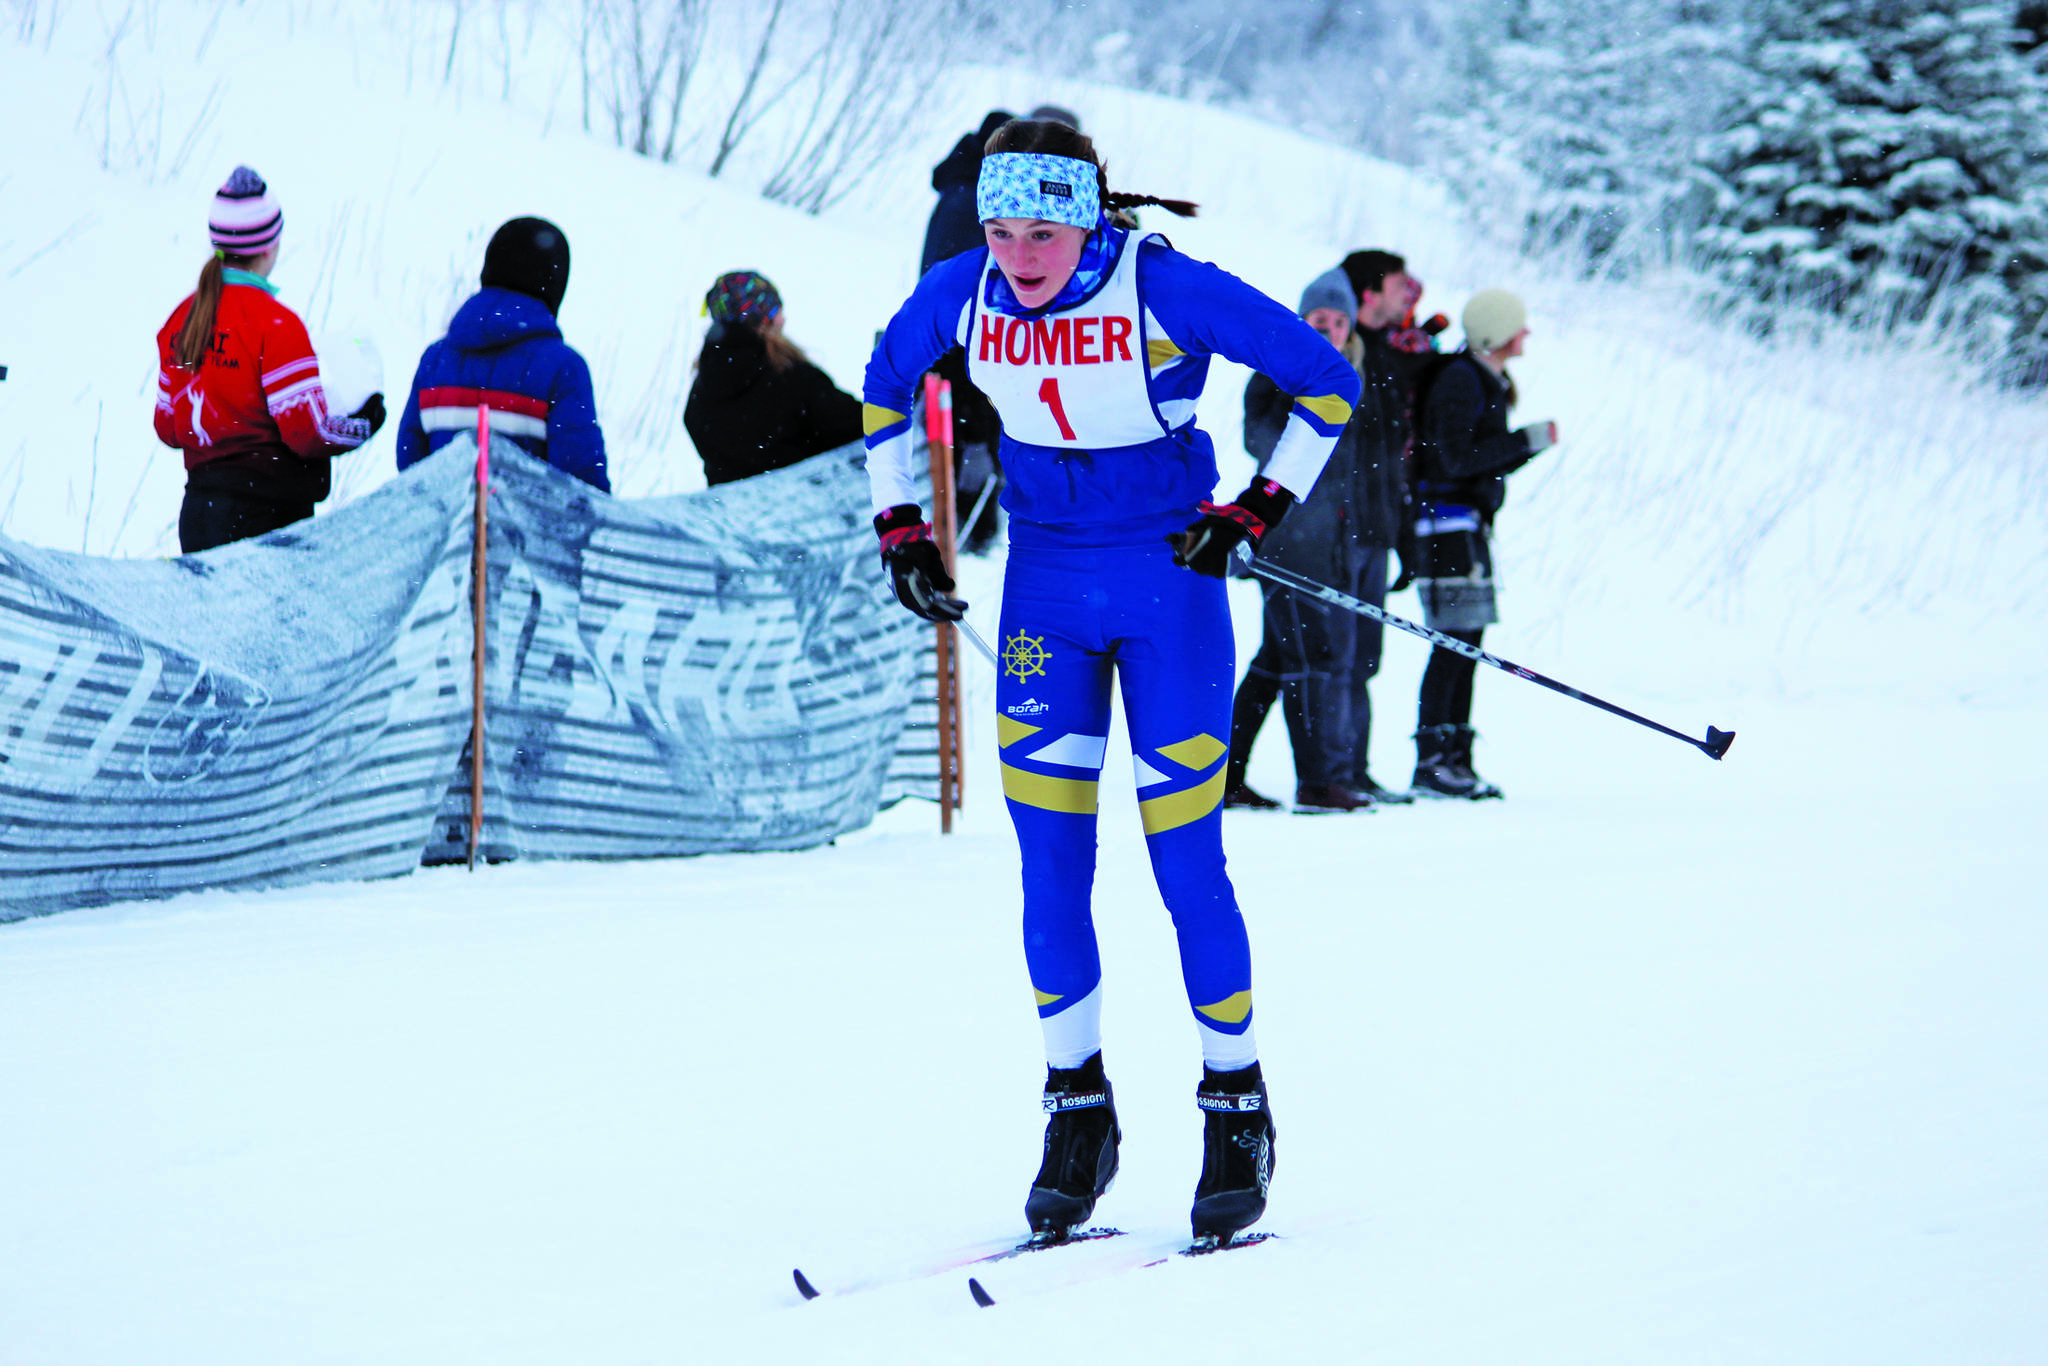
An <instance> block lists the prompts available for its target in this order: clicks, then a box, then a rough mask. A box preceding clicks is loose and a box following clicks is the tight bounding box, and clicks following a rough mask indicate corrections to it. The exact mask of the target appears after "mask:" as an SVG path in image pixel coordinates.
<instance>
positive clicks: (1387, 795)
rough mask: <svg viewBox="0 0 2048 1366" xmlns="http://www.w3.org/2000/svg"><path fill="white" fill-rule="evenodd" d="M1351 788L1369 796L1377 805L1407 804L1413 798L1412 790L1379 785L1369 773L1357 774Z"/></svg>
mask: <svg viewBox="0 0 2048 1366" xmlns="http://www.w3.org/2000/svg"><path fill="white" fill-rule="evenodd" d="M1351 790H1352V791H1353V792H1356V793H1357V794H1358V795H1359V796H1361V797H1370V798H1372V799H1373V801H1374V803H1375V804H1377V805H1379V806H1407V805H1409V804H1410V803H1411V802H1413V801H1414V800H1415V794H1414V793H1413V792H1396V791H1394V789H1393V788H1391V787H1381V786H1380V785H1379V784H1378V783H1376V782H1374V781H1373V778H1372V775H1371V774H1370V773H1363V774H1360V775H1359V778H1358V781H1357V782H1355V783H1353V784H1352V785H1351Z"/></svg>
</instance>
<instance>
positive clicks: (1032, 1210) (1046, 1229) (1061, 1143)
mask: <svg viewBox="0 0 2048 1366" xmlns="http://www.w3.org/2000/svg"><path fill="white" fill-rule="evenodd" d="M1045 1112H1046V1114H1047V1115H1049V1116H1050V1118H1048V1119H1047V1120H1046V1121H1045V1160H1044V1161H1043V1162H1041V1163H1040V1164H1039V1167H1038V1175H1037V1176H1036V1177H1035V1178H1034V1179H1033V1180H1032V1182H1031V1194H1030V1195H1029V1196H1027V1197H1025V1200H1024V1217H1025V1219H1027V1220H1029V1221H1030V1224H1031V1232H1032V1233H1033V1234H1034V1235H1035V1236H1037V1237H1039V1238H1041V1239H1044V1240H1046V1241H1050V1242H1058V1241H1059V1240H1060V1239H1062V1238H1064V1237H1066V1236H1067V1234H1068V1233H1069V1232H1071V1231H1072V1230H1074V1229H1075V1228H1077V1227H1079V1226H1080V1225H1081V1224H1082V1223H1084V1222H1086V1221H1087V1218H1088V1216H1089V1215H1090V1214H1093V1213H1094V1212H1095V1201H1096V1199H1097V1198H1098V1197H1099V1196H1101V1194H1102V1193H1103V1192H1104V1191H1106V1190H1108V1189H1109V1183H1110V1182H1112V1181H1114V1180H1116V1149H1117V1144H1118V1143H1119V1142H1120V1141H1121V1140H1122V1139H1123V1130H1121V1129H1120V1128H1118V1127H1117V1122H1116V1097H1115V1096H1114V1095H1113V1094H1112V1093H1111V1091H1110V1089H1109V1079H1108V1078H1107V1077H1105V1076H1103V1074H1102V1055H1101V1054H1100V1053H1097V1054H1095V1055H1094V1056H1093V1057H1091V1058H1089V1059H1088V1061H1086V1062H1084V1063H1082V1064H1081V1065H1080V1066H1079V1067H1049V1068H1047V1069H1046V1073H1045Z"/></svg>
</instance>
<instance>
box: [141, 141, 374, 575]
mask: <svg viewBox="0 0 2048 1366" xmlns="http://www.w3.org/2000/svg"><path fill="white" fill-rule="evenodd" d="M207 228H208V232H209V236H210V237H211V238H212V241H213V256H212V257H211V258H210V259H209V260H208V261H207V263H206V265H205V267H204V268H203V269H202V270H201V271H200V272H199V288H198V289H197V290H195V291H194V292H193V293H192V295H191V296H190V297H189V298H187V299H185V301H184V302H182V303H180V304H179V305H178V306H177V308H175V309H173V310H172V311H171V316H170V320H169V321H168V322H166V323H165V324H164V325H163V329H162V330H161V331H159V332H158V333H157V334H156V351H157V364H158V371H157V389H156V434H157V439H158V440H160V441H162V442H163V443H164V444H165V445H166V446H172V447H175V448H177V449H178V450H181V451H183V452H184V453H185V504H184V507H183V509H182V510H181V511H180V512H179V514H178V544H179V546H180V547H181V548H182V549H183V550H184V552H185V553H186V554H188V555H191V554H195V553H197V552H198V551H201V550H211V549H213V548H214V547H215V546H220V545H226V544H228V543H229V542H230V541H239V540H243V539H245V538H247V537H250V536H261V535H263V534H264V533H265V532H268V531H275V530H277V529H278V528H279V527H284V526H289V525H291V524H292V523H293V522H297V521H302V520H304V519H305V518H307V517H311V516H312V515H313V505H314V504H315V503H318V502H319V501H320V500H321V499H323V498H325V497H326V496H327V491H328V488H329V470H328V463H327V462H328V461H329V460H330V459H332V458H333V457H334V456H337V455H342V454H345V453H346V452H348V451H352V450H354V449H355V448H356V447H358V446H360V445H362V444H363V443H364V442H365V441H368V440H369V439H370V438H371V437H372V436H373V435H375V434H376V431H377V429H378V428H379V427H381V426H383V425H384V396H383V395H382V394H372V395H371V396H370V397H369V399H368V401H366V402H365V403H364V404H363V406H362V407H360V408H358V409H357V410H356V411H355V412H353V413H351V414H349V415H348V416H347V417H341V416H338V415H336V414H332V413H329V412H328V411H327V390H326V388H325V387H324V386H323V385H322V384H321V382H320V361H319V358H318V357H317V356H315V355H314V354H313V344H312V342H311V341H310V340H309V339H308V338H307V336H306V325H305V324H304V323H302V322H300V321H299V316H298V315H297V314H296V313H294V312H292V311H291V310H290V309H289V308H286V307H285V306H284V305H283V304H281V303H279V302H278V301H277V299H276V298H275V297H274V296H275V294H276V292H277V291H276V287H275V286H273V285H272V284H271V283H270V272H271V270H272V269H273V268H274V267H275V266H276V264H277V248H278V239H279V238H280V237H281V236H282V235H283V233H284V214H283V213H282V212H281V211H280V210H279V209H278V207H277V203H276V201H275V200H273V199H272V198H271V197H270V191H269V187H268V186H266V185H265V184H264V183H263V177H262V176H259V175H257V174H256V173H255V172H254V171H252V170H250V169H249V168H248V167H247V166H237V167H236V168H235V172H234V174H233V175H231V176H229V177H228V181H227V184H225V185H223V186H221V188H220V191H219V193H217V194H216V195H214V197H213V212H212V213H211V214H210V215H209V217H208V219H207Z"/></svg>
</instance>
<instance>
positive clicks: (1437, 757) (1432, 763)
mask: <svg viewBox="0 0 2048 1366" xmlns="http://www.w3.org/2000/svg"><path fill="white" fill-rule="evenodd" d="M1460 731H1465V732H1467V733H1468V734H1469V733H1470V731H1471V727H1470V726H1424V727H1423V728H1422V729H1420V730H1418V731H1416V732H1415V780H1414V782H1412V783H1411V784H1409V786H1410V788H1411V789H1412V790H1413V791H1414V793H1415V795H1416V796H1418V797H1436V798H1448V799H1451V800H1466V799H1469V798H1471V797H1472V795H1473V789H1474V788H1475V787H1477V786H1478V779H1476V778H1474V777H1473V776H1472V773H1471V771H1470V770H1469V769H1462V768H1459V767H1458V762H1457V761H1458V752H1459V751H1458V742H1459V736H1458V732H1460Z"/></svg>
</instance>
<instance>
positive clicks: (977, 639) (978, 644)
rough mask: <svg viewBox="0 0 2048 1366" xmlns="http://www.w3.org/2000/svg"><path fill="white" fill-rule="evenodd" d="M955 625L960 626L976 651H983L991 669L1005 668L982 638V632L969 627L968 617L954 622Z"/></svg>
mask: <svg viewBox="0 0 2048 1366" xmlns="http://www.w3.org/2000/svg"><path fill="white" fill-rule="evenodd" d="M953 624H954V625H955V626H958V627H959V628H960V629H961V630H962V631H964V632H966V634H967V638H968V640H970V641H972V642H973V643H974V648H975V649H977V650H979V651H981V653H982V655H983V657H984V658H986V659H987V660H988V662H989V665H990V667H992V668H995V669H1001V668H1002V667H1003V666H1002V661H1000V660H998V659H997V658H996V652H995V651H994V650H991V649H990V648H989V647H988V642H987V641H985V640H983V639H982V638H981V632H979V631H977V630H975V629H974V628H973V627H972V626H970V625H968V623H967V618H966V617H962V618H960V620H958V621H956V622H954V623H953Z"/></svg>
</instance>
